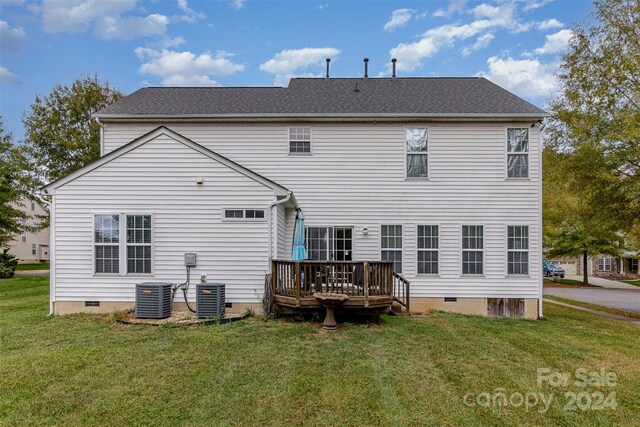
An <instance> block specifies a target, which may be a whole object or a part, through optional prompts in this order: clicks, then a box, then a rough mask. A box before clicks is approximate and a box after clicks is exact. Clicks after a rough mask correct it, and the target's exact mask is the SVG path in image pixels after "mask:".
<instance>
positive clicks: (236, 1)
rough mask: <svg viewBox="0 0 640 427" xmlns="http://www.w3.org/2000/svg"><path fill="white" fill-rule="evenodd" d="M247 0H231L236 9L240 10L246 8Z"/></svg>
mask: <svg viewBox="0 0 640 427" xmlns="http://www.w3.org/2000/svg"><path fill="white" fill-rule="evenodd" d="M245 3H246V0H231V7H232V8H233V9H234V10H240V9H244V7H245V6H246V4H245Z"/></svg>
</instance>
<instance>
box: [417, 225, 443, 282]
mask: <svg viewBox="0 0 640 427" xmlns="http://www.w3.org/2000/svg"><path fill="white" fill-rule="evenodd" d="M418 274H438V226H437V225H419V226H418Z"/></svg>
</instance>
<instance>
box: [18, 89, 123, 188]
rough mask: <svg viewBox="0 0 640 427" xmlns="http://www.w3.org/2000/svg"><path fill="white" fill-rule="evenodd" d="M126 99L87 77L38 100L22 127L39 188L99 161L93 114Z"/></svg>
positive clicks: (96, 131)
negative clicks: (121, 99)
mask: <svg viewBox="0 0 640 427" xmlns="http://www.w3.org/2000/svg"><path fill="white" fill-rule="evenodd" d="M123 96H124V95H123V94H122V93H121V92H120V91H118V90H117V89H114V88H112V87H110V86H109V84H108V83H105V84H103V83H102V82H101V81H100V80H99V79H98V78H97V77H95V78H93V77H86V78H81V79H78V80H76V81H74V82H73V84H72V85H71V86H62V85H57V86H55V87H54V88H53V90H52V91H51V93H50V94H49V95H48V96H46V97H40V96H37V97H36V99H35V102H34V103H33V104H31V109H30V111H29V112H28V113H27V114H25V116H24V118H23V123H24V127H25V141H24V142H25V146H26V147H27V150H28V153H29V156H30V158H31V160H32V162H33V164H32V172H33V173H34V175H35V176H36V178H37V180H38V181H39V183H40V185H42V184H44V183H47V182H50V181H54V180H56V179H58V178H61V177H63V176H65V175H67V174H69V173H71V172H73V171H75V170H77V169H80V168H81V167H83V166H85V165H87V164H89V163H91V162H92V161H94V160H96V159H97V158H99V157H100V125H99V124H98V123H97V122H95V121H94V120H92V114H94V113H95V112H97V111H98V110H100V109H102V108H104V107H106V106H108V105H111V104H112V103H113V102H115V101H117V100H118V99H120V98H122V97H123Z"/></svg>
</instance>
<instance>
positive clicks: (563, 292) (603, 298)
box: [544, 287, 640, 313]
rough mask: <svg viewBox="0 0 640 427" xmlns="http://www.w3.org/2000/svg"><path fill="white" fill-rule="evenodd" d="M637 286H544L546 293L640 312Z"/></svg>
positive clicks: (639, 292) (639, 289) (639, 290)
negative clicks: (633, 287)
mask: <svg viewBox="0 0 640 427" xmlns="http://www.w3.org/2000/svg"><path fill="white" fill-rule="evenodd" d="M635 288H636V289H604V288H603V289H598V288H576V289H573V288H544V294H545V295H555V296H557V297H561V298H568V299H572V300H576V301H582V302H588V303H591V304H598V305H603V306H606V307H611V308H617V309H619V310H627V311H636V312H638V313H640V288H638V287H635Z"/></svg>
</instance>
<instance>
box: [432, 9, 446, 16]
mask: <svg viewBox="0 0 640 427" xmlns="http://www.w3.org/2000/svg"><path fill="white" fill-rule="evenodd" d="M433 16H435V17H436V18H444V17H446V16H447V12H446V11H445V10H444V9H437V10H436V11H435V12H433Z"/></svg>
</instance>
